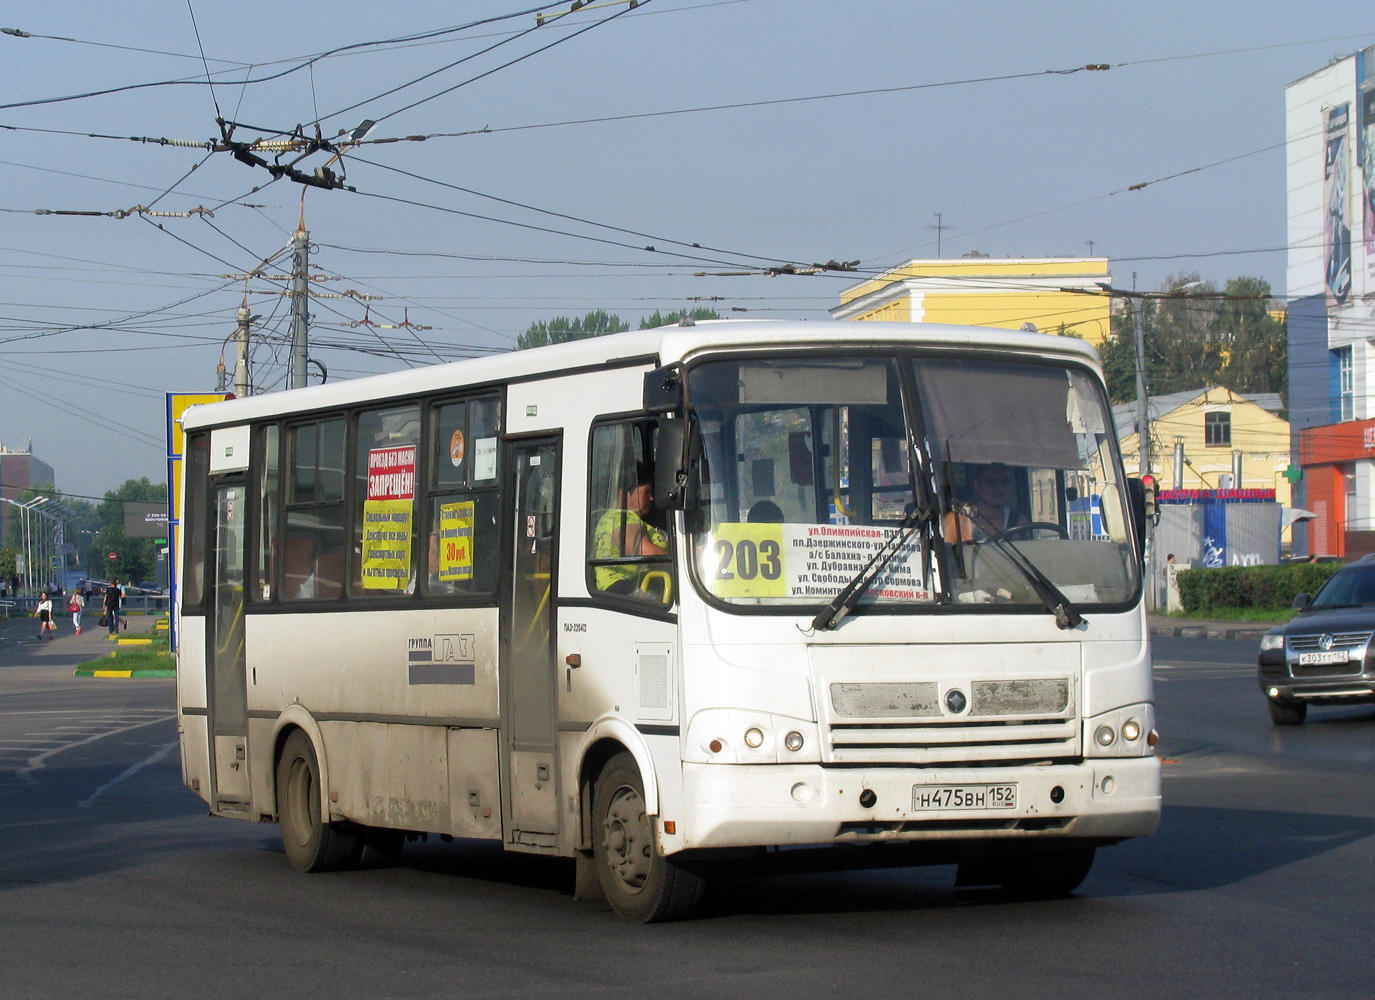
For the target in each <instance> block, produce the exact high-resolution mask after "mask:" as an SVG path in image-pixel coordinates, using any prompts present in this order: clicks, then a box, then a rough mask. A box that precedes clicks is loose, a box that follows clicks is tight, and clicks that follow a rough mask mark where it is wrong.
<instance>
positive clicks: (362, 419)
mask: <svg viewBox="0 0 1375 1000" xmlns="http://www.w3.org/2000/svg"><path fill="white" fill-rule="evenodd" d="M355 429H356V432H357V433H356V437H355V440H356V444H355V452H354V475H355V477H356V481H355V483H354V490H353V500H352V511H351V514H350V517H349V521H350V523H351V524H352V531H353V584H352V586H351V588H350V593H352V594H355V595H360V596H368V597H377V596H393V597H394V596H396V595H399V594H413V593H415V579H416V567H417V565H418V564H419V557H418V555H417V553H416V551H415V536H416V524H415V521H416V517H415V509H416V505H415V499H416V492H415V490H416V479H415V475H416V459H417V457H418V452H419V445H420V407H419V405H416V404H412V405H410V406H398V407H389V408H387V409H377V410H364V411H363V412H361V413H359V414H358V417H357V423H356V424H355Z"/></svg>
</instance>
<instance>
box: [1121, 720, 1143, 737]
mask: <svg viewBox="0 0 1375 1000" xmlns="http://www.w3.org/2000/svg"><path fill="white" fill-rule="evenodd" d="M1122 738H1123V739H1124V740H1126V741H1127V742H1128V743H1135V742H1136V741H1137V740H1139V739H1140V738H1141V723H1139V722H1137V721H1136V720H1135V719H1128V720H1127V721H1126V722H1124V723H1122Z"/></svg>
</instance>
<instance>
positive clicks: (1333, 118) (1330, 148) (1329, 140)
mask: <svg viewBox="0 0 1375 1000" xmlns="http://www.w3.org/2000/svg"><path fill="white" fill-rule="evenodd" d="M1323 115H1324V126H1325V128H1324V135H1325V137H1326V143H1325V145H1326V149H1327V154H1326V157H1325V160H1324V163H1323V204H1324V205H1326V206H1327V215H1326V218H1325V220H1324V222H1323V264H1324V265H1325V267H1324V272H1325V275H1326V278H1325V281H1326V284H1327V308H1328V309H1337V308H1339V307H1341V306H1343V305H1345V304H1346V300H1347V299H1348V298H1349V297H1350V295H1351V220H1350V218H1349V215H1348V213H1349V211H1350V205H1351V173H1350V170H1351V168H1350V150H1349V149H1348V148H1347V131H1348V127H1349V125H1350V122H1351V105H1350V104H1339V105H1337V106H1336V107H1335V108H1328V109H1327V110H1326V111H1325V112H1323Z"/></svg>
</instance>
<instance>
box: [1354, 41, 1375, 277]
mask: <svg viewBox="0 0 1375 1000" xmlns="http://www.w3.org/2000/svg"><path fill="white" fill-rule="evenodd" d="M1356 94H1357V97H1356V107H1357V109H1358V111H1359V113H1360V121H1359V122H1358V123H1357V127H1356V148H1357V159H1358V160H1359V161H1360V164H1361V184H1360V190H1361V218H1362V222H1363V225H1362V234H1363V236H1364V239H1365V270H1366V274H1368V275H1371V276H1373V277H1375V45H1372V46H1371V47H1370V48H1368V49H1363V50H1362V51H1360V52H1358V53H1357V54H1356Z"/></svg>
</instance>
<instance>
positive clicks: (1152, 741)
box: [1146, 729, 1160, 746]
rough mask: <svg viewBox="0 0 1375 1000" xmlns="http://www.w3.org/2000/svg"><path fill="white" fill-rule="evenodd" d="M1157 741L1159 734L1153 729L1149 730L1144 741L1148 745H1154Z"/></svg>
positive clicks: (1158, 740)
mask: <svg viewBox="0 0 1375 1000" xmlns="http://www.w3.org/2000/svg"><path fill="white" fill-rule="evenodd" d="M1159 742H1160V734H1159V733H1157V732H1156V731H1155V730H1154V729H1152V730H1151V732H1150V735H1149V736H1147V737H1146V743H1147V745H1149V746H1155V745H1156V744H1157V743H1159Z"/></svg>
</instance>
